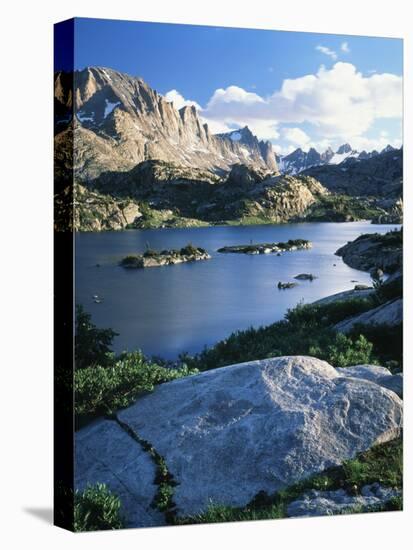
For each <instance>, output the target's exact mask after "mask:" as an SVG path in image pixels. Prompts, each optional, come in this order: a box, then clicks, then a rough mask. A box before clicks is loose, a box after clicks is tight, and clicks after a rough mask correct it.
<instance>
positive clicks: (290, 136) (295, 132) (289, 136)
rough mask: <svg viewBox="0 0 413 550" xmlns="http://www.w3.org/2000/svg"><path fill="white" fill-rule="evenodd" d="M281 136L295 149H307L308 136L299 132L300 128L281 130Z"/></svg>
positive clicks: (301, 131)
mask: <svg viewBox="0 0 413 550" xmlns="http://www.w3.org/2000/svg"><path fill="white" fill-rule="evenodd" d="M281 135H282V137H283V138H284V139H285V140H286V141H289V142H290V143H292V144H293V145H296V146H297V147H301V149H307V148H308V147H309V144H310V142H311V138H310V136H309V135H307V134H306V133H305V132H304V131H303V130H301V128H283V129H282V131H281Z"/></svg>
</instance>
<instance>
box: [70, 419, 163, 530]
mask: <svg viewBox="0 0 413 550" xmlns="http://www.w3.org/2000/svg"><path fill="white" fill-rule="evenodd" d="M155 476H156V467H155V464H154V463H153V461H152V459H151V457H150V456H149V454H148V453H146V452H145V451H144V450H143V449H142V447H141V446H140V445H139V443H137V442H136V441H134V440H133V439H132V438H131V436H130V435H129V434H128V433H126V432H125V430H123V429H122V428H121V427H120V426H119V425H118V424H117V423H116V422H111V421H109V420H98V421H97V422H94V423H93V424H91V425H89V426H88V427H87V428H84V429H83V430H80V431H79V432H77V433H76V441H75V487H76V489H77V490H79V491H83V490H84V489H85V488H86V487H87V486H88V485H94V484H95V483H102V482H104V483H105V484H106V485H107V486H108V488H109V489H110V490H111V491H112V492H113V493H114V494H116V495H119V497H120V499H121V503H122V509H121V513H122V517H123V518H124V519H125V523H126V527H151V526H156V525H163V524H164V523H165V518H164V516H163V514H161V513H160V512H159V511H158V510H157V509H156V508H155V507H153V506H152V502H153V500H154V498H155V496H156V491H157V486H156V485H155V483H154V480H155Z"/></svg>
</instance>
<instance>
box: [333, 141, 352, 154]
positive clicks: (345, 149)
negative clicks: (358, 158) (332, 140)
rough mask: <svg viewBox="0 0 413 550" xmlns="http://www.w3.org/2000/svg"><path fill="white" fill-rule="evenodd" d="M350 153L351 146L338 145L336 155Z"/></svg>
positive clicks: (347, 144)
mask: <svg viewBox="0 0 413 550" xmlns="http://www.w3.org/2000/svg"><path fill="white" fill-rule="evenodd" d="M351 151H352V149H351V145H350V144H349V143H343V145H340V147H339V148H338V149H337V151H336V153H337V154H338V155H343V154H344V153H350V152H351Z"/></svg>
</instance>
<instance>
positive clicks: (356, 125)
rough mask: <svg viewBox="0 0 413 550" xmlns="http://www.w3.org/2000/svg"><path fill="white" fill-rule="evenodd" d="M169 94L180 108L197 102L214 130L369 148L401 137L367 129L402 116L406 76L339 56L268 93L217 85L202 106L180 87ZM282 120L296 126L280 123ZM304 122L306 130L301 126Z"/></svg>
mask: <svg viewBox="0 0 413 550" xmlns="http://www.w3.org/2000/svg"><path fill="white" fill-rule="evenodd" d="M165 98H166V99H167V100H168V101H173V102H174V105H175V107H177V108H181V107H182V106H184V105H195V107H196V108H197V109H198V111H199V115H200V116H201V118H202V120H203V121H204V122H207V123H208V125H209V127H210V130H211V132H212V133H222V132H228V131H230V130H233V129H234V128H239V127H243V126H245V125H248V126H249V128H250V129H251V131H252V132H253V133H254V134H256V135H257V136H258V137H259V138H260V139H269V140H271V141H273V143H275V142H276V141H277V140H279V139H281V140H282V142H283V144H282V146H283V148H287V147H288V148H290V147H291V146H292V144H294V145H297V146H301V147H306V148H308V147H310V146H315V147H316V148H317V149H318V150H323V149H325V148H326V147H323V146H322V145H326V144H328V145H330V144H331V146H332V147H333V148H334V147H335V146H338V145H340V144H342V143H344V142H349V143H350V144H351V145H352V146H353V147H356V148H358V149H360V148H365V149H369V150H370V149H371V148H379V147H380V146H381V144H382V142H383V141H384V140H385V141H386V143H385V144H384V145H383V147H384V146H385V145H387V142H388V141H389V142H390V143H391V144H392V145H394V146H398V143H399V142H400V139H399V138H400V137H401V130H400V134H399V135H393V133H392V136H390V135H389V136H385V135H381V136H380V135H379V131H378V132H377V139H376V140H373V139H370V138H367V137H366V133H367V132H368V131H369V130H371V129H372V128H373V125H374V124H375V123H376V121H380V119H386V118H393V119H394V118H396V119H399V120H401V117H402V78H401V77H400V76H397V75H394V74H389V73H382V74H379V73H374V74H367V75H363V74H362V73H361V72H359V71H358V70H357V69H356V67H355V66H354V65H352V64H351V63H343V62H337V63H335V64H334V65H333V67H331V68H330V69H327V68H326V67H324V66H321V67H320V69H319V70H318V72H317V73H315V74H307V75H303V76H301V77H298V78H294V79H285V80H284V81H283V82H282V85H281V87H280V88H279V89H278V90H275V91H274V92H273V94H271V95H269V96H267V97H263V96H260V95H259V94H257V93H254V92H251V91H247V90H245V89H243V88H241V87H239V86H235V85H233V86H228V87H227V88H218V89H217V90H215V92H214V93H213V94H212V96H211V98H210V100H209V101H208V103H207V105H206V107H204V108H202V107H201V106H200V105H199V104H197V103H196V102H195V101H191V100H188V99H185V98H184V97H183V96H182V94H180V93H179V92H178V91H177V90H170V91H169V92H168V93H167V94H166V96H165ZM283 124H288V125H292V126H294V128H282V127H283ZM302 124H305V125H306V126H305V128H306V131H305V132H304V131H303V130H302V129H301V128H300V127H299V126H300V125H302ZM310 136H311V138H310ZM392 137H393V139H394V141H393V142H391V138H392ZM307 138H308V139H307ZM326 146H327V145H326Z"/></svg>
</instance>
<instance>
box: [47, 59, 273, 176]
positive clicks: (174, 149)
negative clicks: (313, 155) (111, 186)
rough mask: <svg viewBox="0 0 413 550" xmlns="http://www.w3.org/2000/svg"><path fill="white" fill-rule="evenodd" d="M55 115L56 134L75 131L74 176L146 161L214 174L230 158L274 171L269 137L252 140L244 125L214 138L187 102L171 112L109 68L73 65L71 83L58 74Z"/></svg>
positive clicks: (137, 82) (136, 81) (144, 87)
mask: <svg viewBox="0 0 413 550" xmlns="http://www.w3.org/2000/svg"><path fill="white" fill-rule="evenodd" d="M72 85H73V93H72ZM72 96H73V97H72ZM55 113H56V120H55V127H56V129H55V132H56V134H57V135H58V134H59V133H61V132H64V131H66V129H67V128H68V126H72V128H73V130H74V133H75V147H76V162H75V177H76V178H78V179H79V180H80V181H82V182H88V181H90V180H92V179H95V178H96V177H97V176H99V175H100V174H101V173H102V172H105V171H127V170H130V169H131V168H133V167H134V166H135V165H136V164H138V163H140V162H142V161H145V160H148V159H157V160H164V161H167V162H174V163H177V164H179V165H182V166H186V167H197V168H202V169H205V170H208V171H211V172H213V173H221V172H222V171H226V172H228V171H229V170H230V169H231V166H232V165H233V164H235V163H243V164H247V165H250V166H252V167H255V168H262V169H265V170H267V171H269V172H273V173H274V172H275V173H277V164H276V160H275V157H274V152H273V151H272V145H271V143H269V142H260V141H258V139H257V138H256V137H255V136H253V135H252V133H251V132H250V130H249V129H248V128H244V129H243V130H241V131H240V135H241V139H239V140H235V139H231V137H229V136H214V135H212V134H211V132H210V130H209V128H208V125H207V124H205V123H203V121H202V120H201V118H200V116H199V114H198V111H197V108H196V107H195V106H194V105H186V106H184V107H182V108H181V109H179V110H178V109H176V108H175V106H174V104H173V102H169V101H167V100H166V99H165V97H163V96H162V95H160V94H159V93H158V92H157V91H156V90H154V89H152V88H151V87H150V86H149V85H148V84H147V83H146V82H144V80H142V79H141V78H136V77H132V76H130V75H127V74H124V73H121V72H118V71H115V70H112V69H108V68H103V67H87V68H86V69H83V70H82V71H75V73H74V78H73V84H72V78H70V75H67V74H65V73H61V72H60V73H57V74H56V76H55ZM56 143H57V144H58V143H59V140H57V141H56Z"/></svg>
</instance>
